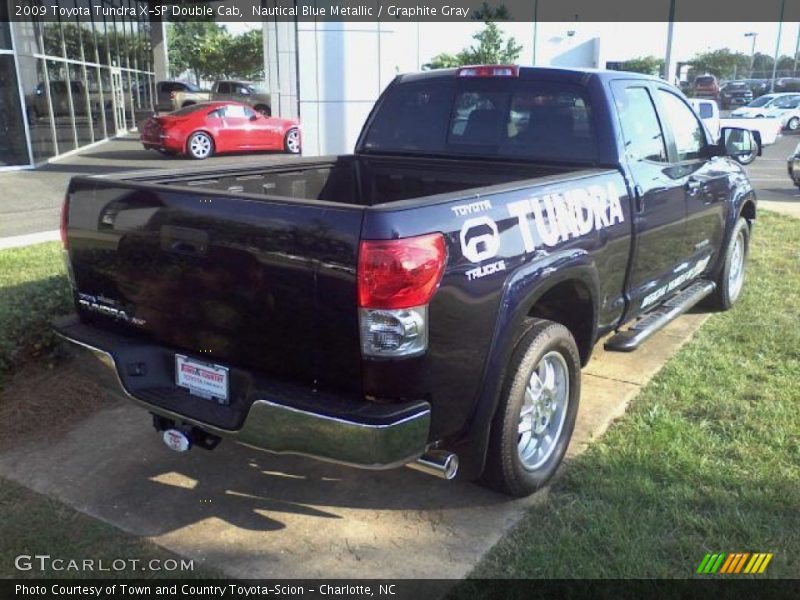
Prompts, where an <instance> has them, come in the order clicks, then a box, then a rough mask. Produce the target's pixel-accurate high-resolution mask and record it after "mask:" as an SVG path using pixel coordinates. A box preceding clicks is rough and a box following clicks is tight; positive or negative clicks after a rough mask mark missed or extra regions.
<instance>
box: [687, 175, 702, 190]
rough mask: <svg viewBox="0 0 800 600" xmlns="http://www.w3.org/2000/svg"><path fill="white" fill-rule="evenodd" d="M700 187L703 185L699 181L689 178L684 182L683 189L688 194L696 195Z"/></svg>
mask: <svg viewBox="0 0 800 600" xmlns="http://www.w3.org/2000/svg"><path fill="white" fill-rule="evenodd" d="M702 187H703V183H702V182H701V181H700V180H699V179H695V178H694V177H689V179H687V180H686V186H685V189H686V191H687V192H688V193H690V194H696V193H697V192H698V191H700V189H701V188H702Z"/></svg>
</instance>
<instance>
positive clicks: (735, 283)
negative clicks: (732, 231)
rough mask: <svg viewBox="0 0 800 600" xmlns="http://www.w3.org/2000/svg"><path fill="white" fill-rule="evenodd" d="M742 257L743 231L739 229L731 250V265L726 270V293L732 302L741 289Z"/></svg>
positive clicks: (743, 253)
mask: <svg viewBox="0 0 800 600" xmlns="http://www.w3.org/2000/svg"><path fill="white" fill-rule="evenodd" d="M744 259H745V242H744V232H743V231H739V235H737V236H736V242H734V246H733V252H731V266H730V269H729V270H728V295H729V297H730V300H731V302H734V301H735V300H736V299H737V298H738V297H739V293H740V292H741V291H742V284H743V283H744Z"/></svg>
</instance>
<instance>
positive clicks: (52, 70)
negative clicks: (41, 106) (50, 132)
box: [47, 60, 77, 153]
mask: <svg viewBox="0 0 800 600" xmlns="http://www.w3.org/2000/svg"><path fill="white" fill-rule="evenodd" d="M47 74H48V76H49V77H50V103H51V105H52V107H53V122H54V123H55V126H56V140H57V142H58V151H59V153H64V152H69V151H70V150H74V149H75V148H76V147H77V146H76V143H75V131H74V129H73V122H72V111H71V109H70V105H71V104H72V98H71V92H70V86H69V73H68V72H67V63H65V62H62V61H60V60H48V61H47Z"/></svg>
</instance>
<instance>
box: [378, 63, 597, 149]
mask: <svg viewBox="0 0 800 600" xmlns="http://www.w3.org/2000/svg"><path fill="white" fill-rule="evenodd" d="M364 149H365V150H366V151H381V152H401V153H425V154H449V155H453V154H455V155H465V154H467V155H468V154H473V155H481V156H504V157H514V158H518V159H523V160H534V159H538V160H562V161H571V162H593V161H596V160H597V141H596V136H595V131H594V124H593V120H592V112H591V107H590V106H589V103H588V101H587V99H586V97H585V96H584V92H583V89H582V88H580V87H578V86H571V85H567V84H561V83H549V82H544V81H521V80H519V79H509V78H486V79H484V78H480V79H464V78H462V79H457V78H455V77H453V78H452V79H439V78H437V79H431V80H428V81H417V82H410V83H403V84H399V85H396V86H393V87H392V88H390V91H389V92H388V93H387V95H386V97H385V98H384V100H383V101H382V102H381V104H380V106H379V109H378V112H377V113H376V116H375V118H374V120H373V122H372V123H371V125H370V127H369V130H368V131H367V133H366V136H365V138H364Z"/></svg>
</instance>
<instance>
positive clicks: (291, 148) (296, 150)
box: [283, 127, 302, 154]
mask: <svg viewBox="0 0 800 600" xmlns="http://www.w3.org/2000/svg"><path fill="white" fill-rule="evenodd" d="M283 150H284V152H287V153H288V154H300V152H301V151H302V144H301V142H300V130H299V129H298V128H297V127H292V128H291V129H290V130H289V131H287V132H286V135H285V136H283Z"/></svg>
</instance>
